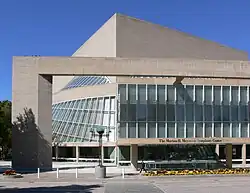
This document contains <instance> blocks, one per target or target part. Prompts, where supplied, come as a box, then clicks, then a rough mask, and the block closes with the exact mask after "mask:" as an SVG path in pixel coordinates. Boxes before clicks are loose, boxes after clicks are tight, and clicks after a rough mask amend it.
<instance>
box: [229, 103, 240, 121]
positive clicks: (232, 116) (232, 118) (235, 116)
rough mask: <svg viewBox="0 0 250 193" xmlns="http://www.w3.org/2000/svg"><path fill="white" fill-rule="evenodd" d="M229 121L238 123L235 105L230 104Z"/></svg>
mask: <svg viewBox="0 0 250 193" xmlns="http://www.w3.org/2000/svg"><path fill="white" fill-rule="evenodd" d="M231 120H232V122H237V121H239V119H238V105H237V104H233V103H232V104H231Z"/></svg>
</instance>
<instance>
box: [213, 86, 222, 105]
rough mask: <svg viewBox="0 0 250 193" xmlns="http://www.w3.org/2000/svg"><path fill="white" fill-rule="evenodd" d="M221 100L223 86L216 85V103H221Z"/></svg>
mask: <svg viewBox="0 0 250 193" xmlns="http://www.w3.org/2000/svg"><path fill="white" fill-rule="evenodd" d="M220 102H221V87H220V86H214V104H216V105H220Z"/></svg>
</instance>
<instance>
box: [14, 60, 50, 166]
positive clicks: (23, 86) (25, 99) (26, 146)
mask: <svg viewBox="0 0 250 193" xmlns="http://www.w3.org/2000/svg"><path fill="white" fill-rule="evenodd" d="M38 60H39V58H37V57H28V58H27V57H23V58H13V68H12V72H13V74H12V123H15V124H14V126H13V128H12V167H13V168H14V169H16V170H23V169H25V170H37V168H40V169H41V170H43V169H46V170H50V169H52V108H51V103H52V76H51V75H39V74H38V70H39V68H38ZM24 109H26V110H24ZM20 115H22V117H23V119H24V121H22V120H20V119H19V120H18V119H17V117H19V116H20Z"/></svg>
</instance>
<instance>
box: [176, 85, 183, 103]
mask: <svg viewBox="0 0 250 193" xmlns="http://www.w3.org/2000/svg"><path fill="white" fill-rule="evenodd" d="M176 97H177V101H176V102H177V103H178V104H184V100H185V89H184V86H183V85H176Z"/></svg>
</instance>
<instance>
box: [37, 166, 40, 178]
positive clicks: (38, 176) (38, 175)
mask: <svg viewBox="0 0 250 193" xmlns="http://www.w3.org/2000/svg"><path fill="white" fill-rule="evenodd" d="M37 178H40V168H37Z"/></svg>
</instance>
